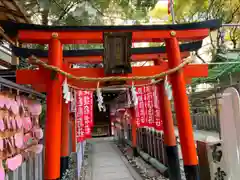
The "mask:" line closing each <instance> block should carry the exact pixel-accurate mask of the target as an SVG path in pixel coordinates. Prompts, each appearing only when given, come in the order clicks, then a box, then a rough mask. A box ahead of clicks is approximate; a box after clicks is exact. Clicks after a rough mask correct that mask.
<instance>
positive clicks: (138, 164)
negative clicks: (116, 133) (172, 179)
mask: <svg viewBox="0 0 240 180" xmlns="http://www.w3.org/2000/svg"><path fill="white" fill-rule="evenodd" d="M117 146H118V147H119V149H120V150H121V151H122V153H123V154H124V155H125V157H126V158H127V160H128V161H129V163H130V164H131V165H132V166H133V167H134V168H135V170H136V171H137V172H138V173H139V174H140V175H141V177H142V179H143V180H166V179H168V178H165V177H164V176H162V175H161V174H160V173H159V172H158V171H157V170H156V169H155V168H153V167H152V166H151V165H149V164H148V163H146V162H145V161H144V160H143V159H142V158H140V157H136V158H135V157H133V155H132V149H131V148H130V147H123V146H121V145H117Z"/></svg>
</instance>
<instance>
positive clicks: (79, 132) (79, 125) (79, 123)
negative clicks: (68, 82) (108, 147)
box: [75, 91, 85, 142]
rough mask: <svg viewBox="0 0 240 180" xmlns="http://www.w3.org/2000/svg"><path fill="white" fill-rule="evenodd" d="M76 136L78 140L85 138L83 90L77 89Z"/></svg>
mask: <svg viewBox="0 0 240 180" xmlns="http://www.w3.org/2000/svg"><path fill="white" fill-rule="evenodd" d="M75 118H76V138H77V142H82V141H84V140H85V133H84V120H83V91H76V116H75Z"/></svg>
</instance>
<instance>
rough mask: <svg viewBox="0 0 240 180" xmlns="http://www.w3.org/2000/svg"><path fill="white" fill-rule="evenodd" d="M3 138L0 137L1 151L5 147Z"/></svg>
mask: <svg viewBox="0 0 240 180" xmlns="http://www.w3.org/2000/svg"><path fill="white" fill-rule="evenodd" d="M3 141H4V140H3V139H2V138H0V151H3V147H4V145H3V144H4V143H3Z"/></svg>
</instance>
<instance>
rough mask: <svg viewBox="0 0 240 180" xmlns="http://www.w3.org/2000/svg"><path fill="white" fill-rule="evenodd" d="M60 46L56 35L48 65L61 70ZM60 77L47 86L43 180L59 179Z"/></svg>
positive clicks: (55, 76)
mask: <svg viewBox="0 0 240 180" xmlns="http://www.w3.org/2000/svg"><path fill="white" fill-rule="evenodd" d="M62 56H63V52H62V45H61V42H60V41H59V40H58V39H57V34H53V38H52V40H51V41H50V43H49V64H51V65H54V66H56V67H59V68H62ZM61 81H62V80H61V76H60V75H59V74H54V77H53V78H52V79H51V80H49V81H48V84H47V120H46V150H45V153H46V154H45V167H44V168H45V170H44V172H45V177H44V179H45V180H53V179H59V178H60V151H61V117H62V116H61V112H62V106H61V104H62V86H61Z"/></svg>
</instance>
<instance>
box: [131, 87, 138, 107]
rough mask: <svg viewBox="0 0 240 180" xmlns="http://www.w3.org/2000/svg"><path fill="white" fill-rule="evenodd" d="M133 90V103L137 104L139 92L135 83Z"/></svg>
mask: <svg viewBox="0 0 240 180" xmlns="http://www.w3.org/2000/svg"><path fill="white" fill-rule="evenodd" d="M131 92H132V101H133V104H134V106H137V105H138V98H137V92H136V87H135V86H134V83H132V88H131Z"/></svg>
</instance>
